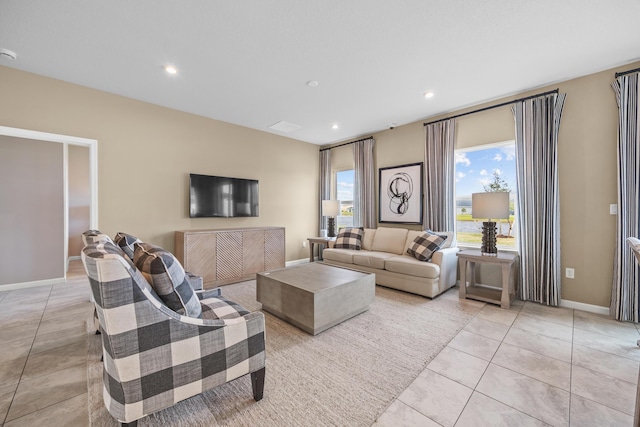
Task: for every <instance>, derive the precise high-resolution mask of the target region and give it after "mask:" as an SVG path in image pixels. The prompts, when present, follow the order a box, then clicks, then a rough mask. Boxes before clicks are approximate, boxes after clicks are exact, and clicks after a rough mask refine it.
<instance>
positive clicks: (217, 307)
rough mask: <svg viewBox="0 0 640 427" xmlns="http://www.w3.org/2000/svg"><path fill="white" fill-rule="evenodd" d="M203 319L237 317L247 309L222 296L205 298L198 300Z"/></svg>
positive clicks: (242, 314)
mask: <svg viewBox="0 0 640 427" xmlns="http://www.w3.org/2000/svg"><path fill="white" fill-rule="evenodd" d="M200 304H201V306H202V318H203V319H237V318H239V317H242V316H245V315H247V314H249V311H248V310H247V309H246V308H244V307H243V306H241V305H240V304H237V303H235V302H233V301H230V300H228V299H226V298H224V297H221V296H219V297H215V298H207V299H204V300H202V301H200Z"/></svg>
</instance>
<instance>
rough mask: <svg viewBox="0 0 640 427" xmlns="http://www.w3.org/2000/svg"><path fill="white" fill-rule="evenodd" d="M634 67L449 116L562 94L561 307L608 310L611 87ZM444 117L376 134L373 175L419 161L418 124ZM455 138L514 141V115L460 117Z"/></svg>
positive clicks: (613, 131)
mask: <svg viewBox="0 0 640 427" xmlns="http://www.w3.org/2000/svg"><path fill="white" fill-rule="evenodd" d="M638 67H640V63H635V64H629V65H627V66H625V67H620V68H617V69H613V70H608V71H604V72H601V73H597V74H593V75H589V76H585V77H582V78H578V79H574V80H569V81H565V82H561V83H559V84H556V85H552V86H548V87H543V88H538V89H536V90H534V91H528V92H523V93H520V94H517V95H515V96H513V97H510V98H505V99H500V100H497V101H495V102H493V103H488V104H485V105H479V106H476V107H473V108H470V109H465V110H460V111H456V112H453V113H451V114H450V115H447V116H451V115H455V114H459V113H463V112H466V111H470V110H472V109H477V108H481V107H484V106H488V105H491V104H494V105H495V104H500V103H502V102H505V101H509V100H512V99H516V98H519V97H523V96H528V95H532V94H536V93H540V92H544V91H547V90H552V89H555V88H559V89H560V91H561V92H563V93H566V94H567V99H566V102H565V106H564V112H563V116H562V122H561V125H560V134H559V153H558V156H559V180H560V215H561V236H560V238H561V257H562V271H563V279H562V298H563V299H566V300H570V301H576V302H581V303H586V304H592V305H597V306H602V307H608V306H609V300H610V296H611V283H612V275H613V252H614V244H615V219H616V218H615V216H613V215H610V214H609V204H612V203H617V196H616V191H617V190H616V189H617V183H616V168H617V166H616V141H617V105H616V101H615V95H614V92H613V90H612V89H611V82H613V80H614V79H615V73H616V72H618V71H624V70H630V69H634V68H638ZM447 116H439V117H433V118H429V119H425V120H422V121H420V122H415V123H411V124H408V125H405V126H399V127H397V128H395V129H393V130H387V131H383V132H379V133H376V134H374V138H375V139H376V150H377V167H378V168H381V167H385V166H393V165H400V164H404V163H411V162H416V161H423V159H424V149H423V147H424V129H423V122H427V121H430V120H434V119H438V118H442V117H447ZM456 133H457V137H456V147H457V148H467V147H472V146H475V145H480V144H486V143H491V142H499V141H505V140H509V139H513V138H514V122H513V116H512V115H511V110H510V108H509V107H501V108H497V109H493V110H489V111H486V112H482V113H478V114H472V115H469V116H465V117H461V118H459V119H458V120H457V126H456ZM566 267H571V268H574V269H575V279H566V278H564V269H565V268H566Z"/></svg>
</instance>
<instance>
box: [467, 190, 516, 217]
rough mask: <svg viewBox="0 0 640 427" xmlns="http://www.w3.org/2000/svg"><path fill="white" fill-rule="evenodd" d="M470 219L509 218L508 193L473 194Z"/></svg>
mask: <svg viewBox="0 0 640 427" xmlns="http://www.w3.org/2000/svg"><path fill="white" fill-rule="evenodd" d="M471 211H472V212H471V217H473V218H478V219H504V218H509V192H507V191H496V192H493V193H473V194H472V195H471Z"/></svg>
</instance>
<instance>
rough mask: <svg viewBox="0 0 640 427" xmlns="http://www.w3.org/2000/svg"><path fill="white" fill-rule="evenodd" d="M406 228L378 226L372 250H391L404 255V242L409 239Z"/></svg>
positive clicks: (390, 251)
mask: <svg viewBox="0 0 640 427" xmlns="http://www.w3.org/2000/svg"><path fill="white" fill-rule="evenodd" d="M407 232H408V230H407V229H406V228H388V227H378V229H377V230H376V235H375V236H374V237H373V244H372V245H371V250H372V251H377V252H389V253H392V254H398V255H402V254H403V253H404V244H405V242H406V240H407Z"/></svg>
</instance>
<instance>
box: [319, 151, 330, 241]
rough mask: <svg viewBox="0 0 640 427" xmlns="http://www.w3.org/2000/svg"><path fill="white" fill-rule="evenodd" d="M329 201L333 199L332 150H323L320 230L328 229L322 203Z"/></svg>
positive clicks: (321, 160) (321, 154)
mask: <svg viewBox="0 0 640 427" xmlns="http://www.w3.org/2000/svg"><path fill="white" fill-rule="evenodd" d="M329 199H331V150H323V151H320V200H319V202H318V216H319V221H318V224H319V225H320V230H326V229H327V218H325V217H323V216H322V201H323V200H329ZM320 235H321V234H318V236H320Z"/></svg>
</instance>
